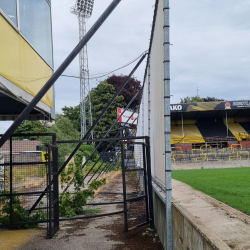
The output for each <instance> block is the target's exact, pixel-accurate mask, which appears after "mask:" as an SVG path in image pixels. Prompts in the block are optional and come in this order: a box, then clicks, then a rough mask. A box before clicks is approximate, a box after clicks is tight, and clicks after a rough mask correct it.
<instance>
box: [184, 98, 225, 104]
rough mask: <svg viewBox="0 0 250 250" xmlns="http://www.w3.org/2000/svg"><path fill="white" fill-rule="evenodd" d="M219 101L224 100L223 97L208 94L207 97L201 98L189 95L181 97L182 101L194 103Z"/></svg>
mask: <svg viewBox="0 0 250 250" xmlns="http://www.w3.org/2000/svg"><path fill="white" fill-rule="evenodd" d="M218 101H224V99H222V98H216V97H210V96H207V97H205V98H200V97H198V96H191V97H189V96H187V97H185V98H183V99H182V98H181V103H192V102H218Z"/></svg>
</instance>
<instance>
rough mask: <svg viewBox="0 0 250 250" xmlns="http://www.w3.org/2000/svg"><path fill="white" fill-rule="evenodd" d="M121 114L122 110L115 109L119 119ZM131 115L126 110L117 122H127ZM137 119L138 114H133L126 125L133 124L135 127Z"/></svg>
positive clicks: (130, 112)
mask: <svg viewBox="0 0 250 250" xmlns="http://www.w3.org/2000/svg"><path fill="white" fill-rule="evenodd" d="M122 112H123V109H121V108H117V117H119V116H120V115H121V114H122ZM132 114H133V112H132V111H128V110H126V111H125V112H124V114H123V115H122V117H121V118H120V119H119V121H118V122H127V120H128V118H129V117H130V116H131V115H132ZM137 117H138V113H134V114H133V115H132V117H131V118H130V119H129V121H128V124H132V123H133V124H134V125H137Z"/></svg>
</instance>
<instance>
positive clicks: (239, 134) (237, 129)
mask: <svg viewBox="0 0 250 250" xmlns="http://www.w3.org/2000/svg"><path fill="white" fill-rule="evenodd" d="M224 124H226V120H225V119H224ZM228 129H229V130H230V131H231V133H232V134H233V135H234V136H235V137H236V138H237V140H238V141H242V140H247V139H248V138H249V134H248V132H247V131H246V130H245V129H244V128H243V127H242V126H241V124H240V123H238V122H235V121H234V118H230V119H228Z"/></svg>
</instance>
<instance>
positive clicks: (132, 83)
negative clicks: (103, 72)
mask: <svg viewBox="0 0 250 250" xmlns="http://www.w3.org/2000/svg"><path fill="white" fill-rule="evenodd" d="M126 78H127V76H123V75H120V76H116V75H112V76H110V77H109V78H108V79H107V80H106V82H107V83H109V84H111V85H112V86H114V88H115V91H117V90H118V89H119V88H120V86H121V85H122V83H123V82H124V81H125V79H126ZM140 88H141V82H140V81H138V80H136V79H135V78H133V77H131V78H130V79H129V81H128V83H127V84H126V85H125V87H124V88H123V90H122V91H121V93H120V95H122V96H123V97H124V101H125V102H126V104H128V103H129V102H130V100H131V99H132V98H133V97H134V96H135V95H136V93H137V92H138V90H139V89H140ZM140 100H141V95H138V96H137V97H136V99H135V100H134V102H133V103H132V104H131V106H130V108H131V109H133V108H135V107H136V106H138V105H139V104H140Z"/></svg>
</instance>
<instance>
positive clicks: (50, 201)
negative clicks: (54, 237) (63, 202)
mask: <svg viewBox="0 0 250 250" xmlns="http://www.w3.org/2000/svg"><path fill="white" fill-rule="evenodd" d="M48 168H49V174H48V177H49V231H48V237H51V234H52V194H51V187H52V185H51V184H52V183H51V174H52V173H51V150H50V147H49V146H48Z"/></svg>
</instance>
